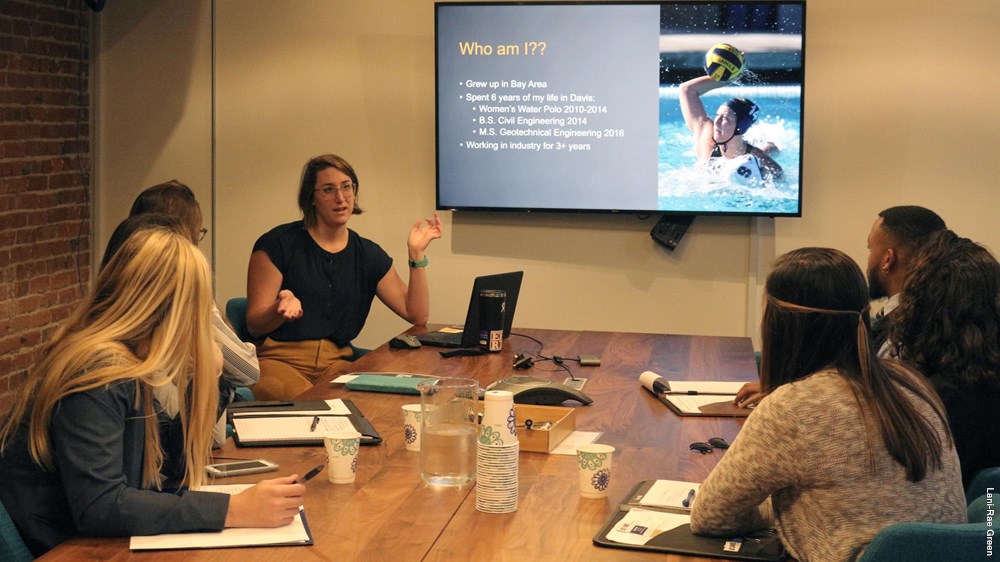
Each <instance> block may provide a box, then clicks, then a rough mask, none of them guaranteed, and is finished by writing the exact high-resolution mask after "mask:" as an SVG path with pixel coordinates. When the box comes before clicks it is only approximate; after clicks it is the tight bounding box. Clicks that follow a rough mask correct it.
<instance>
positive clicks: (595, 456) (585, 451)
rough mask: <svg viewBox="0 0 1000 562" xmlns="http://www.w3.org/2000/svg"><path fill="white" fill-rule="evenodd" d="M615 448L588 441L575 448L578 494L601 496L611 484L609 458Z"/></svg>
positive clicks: (587, 496) (591, 496) (604, 494)
mask: <svg viewBox="0 0 1000 562" xmlns="http://www.w3.org/2000/svg"><path fill="white" fill-rule="evenodd" d="M614 452H615V448H614V447H612V446H611V445H603V444H598V443H588V444H586V445H580V446H579V447H577V448H576V466H577V473H578V475H579V479H580V495H581V496H583V497H585V498H603V497H606V496H607V495H608V485H610V484H611V459H612V457H613V456H614V455H613V454H614Z"/></svg>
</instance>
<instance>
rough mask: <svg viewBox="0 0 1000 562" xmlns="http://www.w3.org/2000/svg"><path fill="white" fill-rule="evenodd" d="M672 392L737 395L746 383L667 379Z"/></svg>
mask: <svg viewBox="0 0 1000 562" xmlns="http://www.w3.org/2000/svg"><path fill="white" fill-rule="evenodd" d="M667 384H669V385H670V392H695V393H703V392H711V393H714V394H732V395H734V396H735V395H736V393H738V392H739V391H740V389H741V388H743V385H744V384H746V383H742V382H722V381H667Z"/></svg>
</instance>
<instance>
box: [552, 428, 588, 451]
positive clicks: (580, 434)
mask: <svg viewBox="0 0 1000 562" xmlns="http://www.w3.org/2000/svg"><path fill="white" fill-rule="evenodd" d="M600 436H601V432H600V431H574V432H572V433H570V434H569V435H567V436H566V437H565V438H564V439H563V440H562V441H560V442H559V444H558V445H556V448H555V449H552V450H551V451H549V454H550V455H576V448H577V446H579V445H586V444H588V443H593V442H594V441H597V438H598V437H600Z"/></svg>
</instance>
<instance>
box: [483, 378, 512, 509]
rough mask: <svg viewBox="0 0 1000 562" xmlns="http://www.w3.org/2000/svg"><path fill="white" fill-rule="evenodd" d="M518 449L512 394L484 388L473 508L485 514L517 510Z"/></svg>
mask: <svg viewBox="0 0 1000 562" xmlns="http://www.w3.org/2000/svg"><path fill="white" fill-rule="evenodd" d="M519 452H520V445H519V444H518V441H517V421H516V419H515V417H514V395H513V394H512V393H510V392H508V391H506V390H490V391H487V392H486V395H485V396H484V397H483V423H482V425H480V427H479V443H478V449H477V451H476V509H478V510H479V511H482V512H485V513H510V512H512V511H517V471H518V453H519Z"/></svg>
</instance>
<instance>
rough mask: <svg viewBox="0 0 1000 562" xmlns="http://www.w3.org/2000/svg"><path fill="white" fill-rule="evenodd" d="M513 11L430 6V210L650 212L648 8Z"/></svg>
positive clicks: (654, 138) (654, 87) (653, 182)
mask: <svg viewBox="0 0 1000 562" xmlns="http://www.w3.org/2000/svg"><path fill="white" fill-rule="evenodd" d="M524 8H525V6H485V5H479V6H467V5H456V6H446V7H439V13H438V16H439V21H438V36H437V61H438V62H437V72H438V75H437V84H438V94H437V95H438V100H437V104H438V190H439V193H438V197H439V199H438V200H439V204H440V205H442V206H445V207H459V208H461V207H466V208H471V207H492V208H511V209H581V210H582V209H604V210H615V209H656V208H657V205H658V203H657V198H658V195H657V187H656V186H657V173H658V172H657V161H658V156H657V145H658V142H659V141H658V125H657V115H658V111H659V109H658V104H659V95H658V89H659V81H658V77H659V64H660V61H659V58H658V52H659V47H658V45H659V40H660V25H659V22H660V7H659V6H657V5H641V6H636V5H632V6H615V5H535V6H530V8H531V13H530V15H531V17H530V18H529V17H525V12H524ZM440 10H447V11H446V12H445V14H446V17H447V25H442V20H441V18H442V12H441V11H440Z"/></svg>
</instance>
